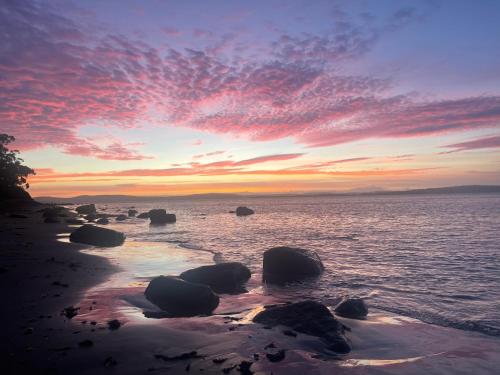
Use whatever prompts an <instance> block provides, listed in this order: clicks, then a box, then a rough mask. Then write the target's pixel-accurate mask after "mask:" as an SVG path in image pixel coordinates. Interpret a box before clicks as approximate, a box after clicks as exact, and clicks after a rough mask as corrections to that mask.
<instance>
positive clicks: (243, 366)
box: [237, 361, 254, 375]
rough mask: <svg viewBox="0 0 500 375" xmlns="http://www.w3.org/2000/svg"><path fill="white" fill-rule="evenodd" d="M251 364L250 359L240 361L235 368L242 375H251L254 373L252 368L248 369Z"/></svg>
mask: <svg viewBox="0 0 500 375" xmlns="http://www.w3.org/2000/svg"><path fill="white" fill-rule="evenodd" d="M252 365H253V362H251V361H241V363H240V364H239V365H238V367H237V370H238V371H239V372H241V373H242V374H243V375H252V374H253V373H254V372H253V371H252V370H250V367H252Z"/></svg>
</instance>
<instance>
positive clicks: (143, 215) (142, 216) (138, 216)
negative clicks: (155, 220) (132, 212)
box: [137, 212, 149, 219]
mask: <svg viewBox="0 0 500 375" xmlns="http://www.w3.org/2000/svg"><path fill="white" fill-rule="evenodd" d="M137 218H138V219H149V212H142V213H140V214H139V215H137Z"/></svg>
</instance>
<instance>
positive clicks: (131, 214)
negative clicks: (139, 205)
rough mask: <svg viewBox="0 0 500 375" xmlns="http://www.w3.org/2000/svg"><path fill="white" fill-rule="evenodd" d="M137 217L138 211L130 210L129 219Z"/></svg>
mask: <svg viewBox="0 0 500 375" xmlns="http://www.w3.org/2000/svg"><path fill="white" fill-rule="evenodd" d="M135 215H137V210H128V216H129V217H134V216H135Z"/></svg>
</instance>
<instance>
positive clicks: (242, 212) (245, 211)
mask: <svg viewBox="0 0 500 375" xmlns="http://www.w3.org/2000/svg"><path fill="white" fill-rule="evenodd" d="M254 213H255V211H254V210H252V209H251V208H248V207H243V206H240V207H238V208H237V209H236V216H248V215H253V214H254Z"/></svg>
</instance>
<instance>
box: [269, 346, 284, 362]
mask: <svg viewBox="0 0 500 375" xmlns="http://www.w3.org/2000/svg"><path fill="white" fill-rule="evenodd" d="M266 357H267V359H268V360H269V362H281V361H282V360H284V359H285V349H280V350H278V351H277V352H276V353H266Z"/></svg>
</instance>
